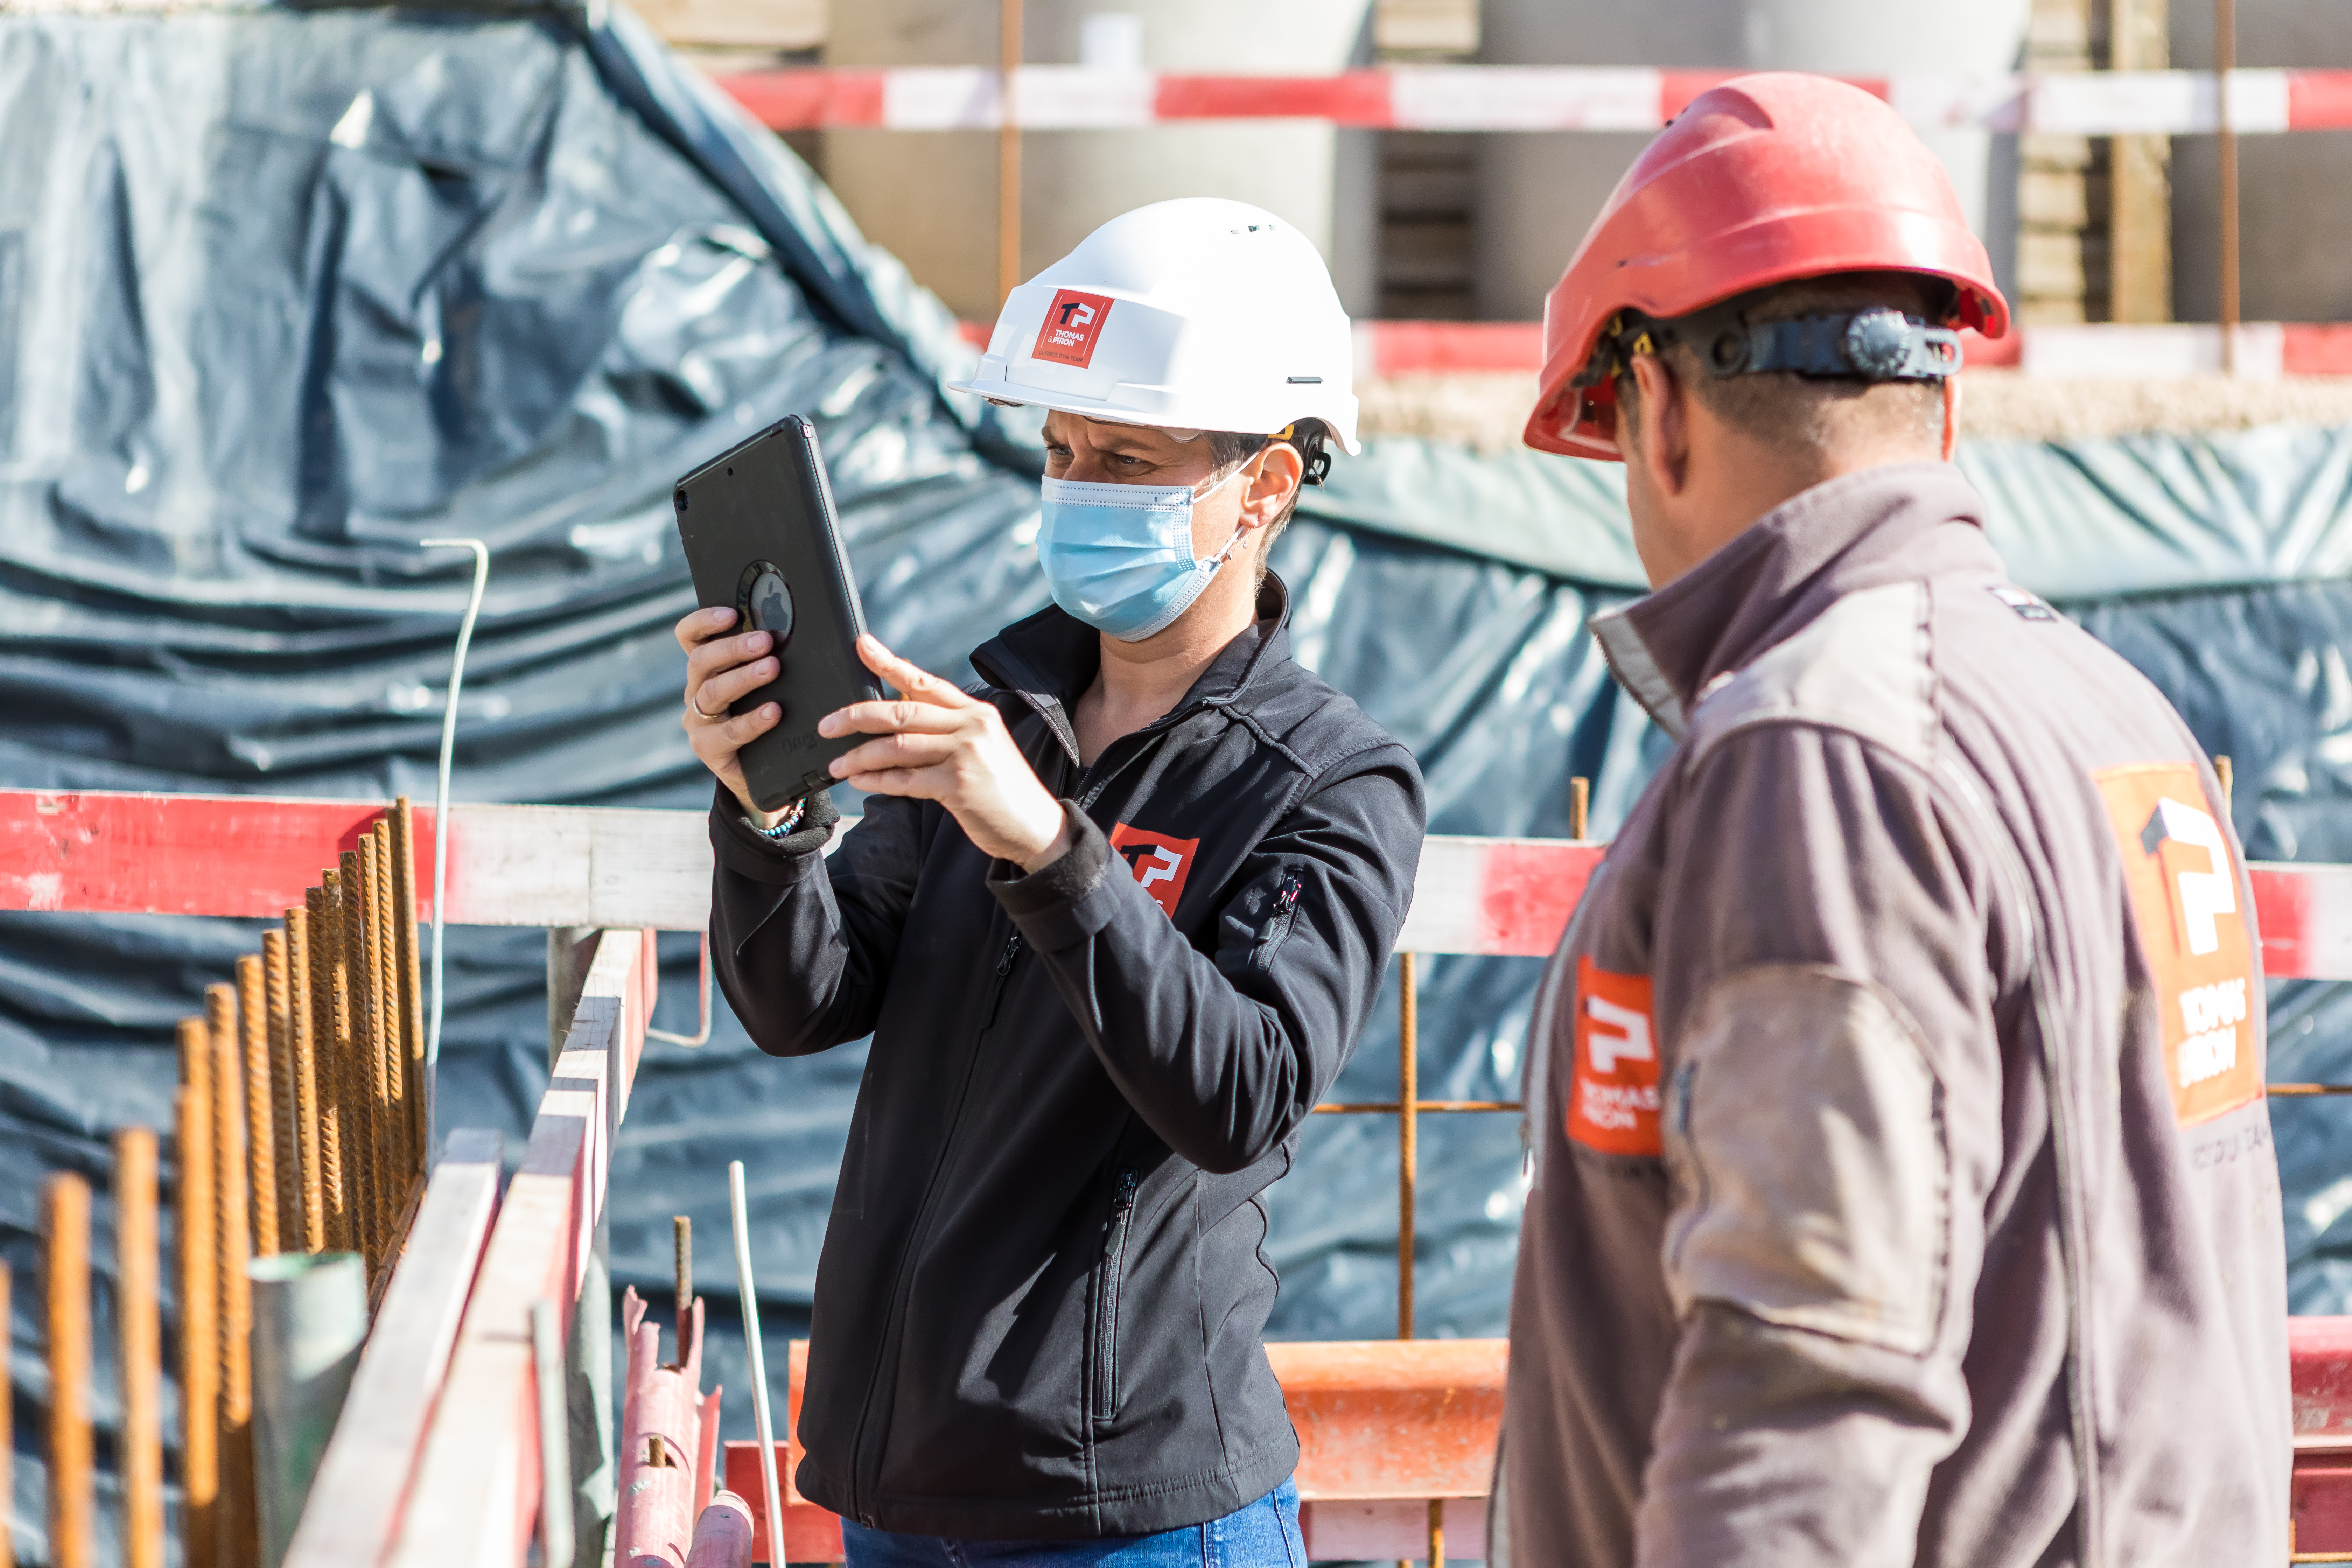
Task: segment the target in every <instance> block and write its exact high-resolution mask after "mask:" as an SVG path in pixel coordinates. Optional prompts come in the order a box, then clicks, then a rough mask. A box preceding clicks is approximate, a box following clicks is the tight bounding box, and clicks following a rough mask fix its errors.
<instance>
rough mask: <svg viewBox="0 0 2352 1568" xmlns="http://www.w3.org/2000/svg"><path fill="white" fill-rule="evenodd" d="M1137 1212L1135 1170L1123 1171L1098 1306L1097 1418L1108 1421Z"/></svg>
mask: <svg viewBox="0 0 2352 1568" xmlns="http://www.w3.org/2000/svg"><path fill="white" fill-rule="evenodd" d="M1134 1213H1135V1173H1134V1172H1133V1171H1121V1172H1120V1173H1118V1190H1117V1191H1116V1192H1114V1193H1113V1194H1111V1200H1110V1218H1109V1219H1108V1220H1106V1221H1104V1222H1103V1232H1104V1235H1103V1274H1102V1291H1101V1294H1100V1298H1099V1300H1098V1302H1097V1306H1096V1309H1095V1394H1094V1412H1093V1414H1094V1418H1095V1419H1096V1420H1097V1421H1108V1420H1109V1419H1110V1418H1111V1416H1112V1415H1113V1414H1114V1413H1115V1412H1116V1411H1117V1409H1118V1282H1119V1276H1120V1274H1121V1273H1123V1272H1124V1271H1125V1269H1126V1268H1127V1227H1128V1221H1129V1219H1130V1218H1131V1217H1132V1216H1133V1215H1134Z"/></svg>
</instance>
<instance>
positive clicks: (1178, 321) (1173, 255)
mask: <svg viewBox="0 0 2352 1568" xmlns="http://www.w3.org/2000/svg"><path fill="white" fill-rule="evenodd" d="M1354 361H1355V347H1354V342H1353V339H1352V337H1351V334H1350V333H1349V326H1348V313H1347V312H1346V311H1345V310H1341V309H1340V308H1339V294H1338V293H1337V292H1336V291H1335V290H1334V289H1332V287H1331V275H1330V273H1329V272H1328V271H1327V270H1326V269H1325V268H1324V266H1323V258H1322V257H1320V256H1318V255H1317V254H1316V251H1315V247H1314V246H1312V245H1310V244H1308V243H1307V237H1306V236H1305V235H1302V234H1300V233H1299V232H1298V231H1297V229H1295V228H1293V227H1291V226H1290V225H1288V224H1286V223H1285V222H1283V221H1282V220H1281V219H1280V218H1278V217H1276V216H1274V215H1273V214H1272V213H1270V212H1267V211H1265V209H1264V208H1262V207H1254V206H1252V205H1249V204H1248V203H1247V202H1229V201H1224V200H1222V199H1219V198H1217V197H1213V196H1186V197H1183V198H1182V199H1181V200H1178V201H1172V202H1154V203H1153V204H1152V205H1150V206H1148V207H1138V208H1136V209H1135V210H1134V211H1133V212H1131V213H1125V214H1122V215H1120V216H1118V217H1115V218H1113V219H1111V220H1110V221H1109V222H1108V223H1107V224H1105V225H1103V226H1101V227H1100V228H1098V229H1097V230H1095V231H1094V233H1092V234H1090V235H1088V236H1087V237H1086V239H1085V240H1084V241H1082V242H1081V243H1080V244H1079V246H1078V247H1077V248H1076V250H1073V251H1072V252H1070V254H1069V255H1067V256H1066V257H1064V258H1062V259H1061V260H1059V261H1056V262H1055V263H1054V265H1053V266H1051V267H1048V268H1045V271H1043V272H1040V273H1039V274H1037V276H1036V277H1034V278H1033V279H1030V280H1029V281H1028V282H1026V283H1024V284H1023V285H1022V286H1021V287H1020V288H1018V289H1014V290H1013V293H1012V295H1011V297H1010V298H1008V299H1007V300H1005V301H1004V309H1003V311H1002V312H1000V313H999V314H998V316H997V318H996V331H994V332H993V333H992V334H991V335H990V337H989V340H988V354H987V357H986V358H984V359H982V361H981V362H980V370H979V373H978V374H975V375H974V376H973V377H972V378H971V380H970V381H959V382H954V383H951V384H950V385H951V386H952V387H953V388H954V390H956V391H958V392H974V393H978V394H979V395H981V396H982V397H988V398H993V399H995V400H996V401H997V402H999V403H1011V404H1034V405H1036V406H1038V407H1041V408H1058V409H1061V410H1062V411H1064V412H1065V413H1069V414H1077V415H1083V416H1086V417H1087V418H1088V419H1108V420H1114V421H1116V422H1118V423H1119V424H1123V425H1153V426H1160V428H1162V429H1180V430H1238V431H1241V432H1244V433H1245V434H1249V435H1257V436H1270V435H1274V434H1276V433H1277V432H1279V431H1281V430H1283V429H1284V428H1286V426H1290V425H1291V424H1293V423H1295V422H1296V421H1297V420H1300V419H1320V420H1322V421H1323V423H1324V424H1326V425H1327V426H1330V429H1331V433H1332V435H1333V436H1334V437H1337V438H1338V440H1339V445H1340V446H1341V447H1345V448H1346V449H1347V450H1348V451H1349V453H1351V454H1352V453H1354V452H1355V451H1356V450H1357V447H1356V394H1355V387H1354V374H1353V367H1354Z"/></svg>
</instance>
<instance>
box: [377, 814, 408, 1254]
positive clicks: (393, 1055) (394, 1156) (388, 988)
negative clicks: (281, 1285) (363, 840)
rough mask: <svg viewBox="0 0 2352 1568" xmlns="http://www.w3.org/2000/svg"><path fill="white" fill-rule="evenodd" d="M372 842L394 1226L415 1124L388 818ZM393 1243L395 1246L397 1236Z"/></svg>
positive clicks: (380, 1046)
mask: <svg viewBox="0 0 2352 1568" xmlns="http://www.w3.org/2000/svg"><path fill="white" fill-rule="evenodd" d="M371 837H373V839H374V840H375V897H374V898H373V900H370V902H369V904H368V913H369V920H368V925H369V928H370V930H371V931H372V932H373V937H374V942H373V945H374V949H375V971H374V975H373V979H374V982H375V1020H376V1048H377V1049H378V1050H380V1051H381V1052H383V1102H384V1124H383V1142H384V1155H385V1159H386V1160H387V1162H388V1163H390V1165H391V1169H392V1180H391V1182H390V1183H389V1184H388V1185H387V1188H386V1196H385V1201H386V1202H387V1203H388V1204H389V1205H391V1215H390V1217H391V1219H392V1220H393V1221H394V1222H397V1221H398V1219H399V1218H400V1210H401V1206H402V1205H403V1204H404V1203H405V1201H406V1200H407V1197H408V1188H409V1184H410V1182H411V1179H412V1178H413V1177H414V1176H415V1173H416V1148H415V1139H414V1138H413V1137H412V1136H411V1134H412V1133H413V1132H414V1131H415V1118H414V1117H413V1116H412V1115H411V1114H410V1112H409V1109H408V1050H407V1047H406V1046H405V1044H404V1041H403V1038H402V1030H401V1023H400V984H399V975H400V932H399V931H398V929H397V928H396V926H395V924H394V921H395V919H396V914H395V911H396V910H398V908H399V901H398V900H397V899H395V898H394V895H393V890H392V880H393V871H392V823H391V821H390V819H388V818H387V819H384V820H381V821H379V822H377V824H376V825H375V826H374V828H373V830H372V833H371ZM394 1229H395V1230H396V1229H397V1226H396V1224H395V1225H394ZM392 1239H393V1242H394V1245H397V1243H398V1237H397V1236H396V1235H395V1236H394V1237H393V1238H392Z"/></svg>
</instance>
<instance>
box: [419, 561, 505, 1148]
mask: <svg viewBox="0 0 2352 1568" xmlns="http://www.w3.org/2000/svg"><path fill="white" fill-rule="evenodd" d="M416 547H417V548H418V549H419V550H470V551H472V552H474V591H473V593H472V595H470V596H468V597H467V600H466V618H465V619H464V620H462V621H460V622H458V623H457V653H456V654H455V656H453V657H452V658H451V659H450V660H449V695H448V698H447V700H446V701H445V702H444V703H443V704H442V708H441V766H440V768H439V770H438V773H437V774H436V779H435V782H434V786H433V1016H432V1019H431V1021H430V1023H429V1025H428V1026H427V1027H426V1029H425V1128H426V1129H427V1136H428V1137H429V1136H430V1130H431V1128H432V1126H433V1090H434V1085H435V1081H436V1079H438V1078H439V1077H440V1069H441V999H442V994H443V991H442V981H441V922H442V913H443V906H444V905H446V903H447V902H448V897H447V895H448V891H449V763H450V760H451V759H452V758H453V757H455V756H456V755H457V692H458V689H459V688H460V687H462V686H464V684H465V682H466V647H467V644H469V643H471V642H472V641H473V640H474V617H475V616H478V615H480V614H481V613H482V590H483V589H484V588H486V587H488V585H489V581H490V547H489V546H488V545H487V544H485V543H483V542H481V541H480V540H478V539H420V540H418V541H417V542H416Z"/></svg>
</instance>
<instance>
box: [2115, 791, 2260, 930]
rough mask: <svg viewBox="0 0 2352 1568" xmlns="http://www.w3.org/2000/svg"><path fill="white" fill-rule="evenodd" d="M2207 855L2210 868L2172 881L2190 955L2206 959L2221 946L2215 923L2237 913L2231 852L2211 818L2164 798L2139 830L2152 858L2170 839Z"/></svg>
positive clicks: (2236, 890)
mask: <svg viewBox="0 0 2352 1568" xmlns="http://www.w3.org/2000/svg"><path fill="white" fill-rule="evenodd" d="M2168 838H2169V839H2173V840H2175V841H2177V842H2179V843H2181V844H2186V845H2189V846H2192V847H2196V848H2199V849H2202V850H2203V851H2205V859H2206V864H2207V865H2208V866H2209V867H2210V870H2204V871H2182V872H2179V873H2178V874H2177V875H2176V876H2175V878H2174V881H2175V882H2176V883H2177V884H2178V886H2179V893H2180V923H2181V924H2182V925H2183V926H2185V927H2187V928H2188V934H2189V952H2190V953H2191V954H2193V955H2195V956H2198V957H2200V958H2201V957H2202V956H2204V955H2205V954H2206V953H2209V952H2213V951H2214V950H2215V949H2217V948H2219V947H2220V946H2221V932H2220V931H2218V930H2216V929H2215V928H2214V923H2213V922H2214V921H2216V920H2217V919H2219V918H2220V917H2221V916H2222V915H2232V914H2235V913H2237V912H2238V889H2237V887H2236V884H2235V883H2234V881H2233V880H2232V879H2231V876H2230V852H2229V850H2228V848H2227V847H2224V846H2223V844H2222V843H2221V826H2219V825H2218V824H2217V823H2215V822H2214V820H2213V817H2212V814H2211V813H2210V812H2205V811H2200V810H2199V809H2198V808H2197V807H2196V806H2193V805H2182V804H2181V803H2180V802H2179V801H2177V800H2174V799H2173V798H2172V797H2171V796H2169V795H2166V796H2164V797H2163V798H2161V799H2159V800H2158V802H2157V803H2156V810H2155V811H2154V812H2153V813H2151V814H2150V815H2149V816H2148V819H2147V826H2146V827H2144V828H2142V829H2140V835H2139V842H2140V847H2141V848H2143V849H2145V850H2147V853H2149V854H2150V855H2153V854H2155V853H2156V851H2157V847H2158V846H2159V845H2161V844H2162V843H2163V842H2164V841H2165V840H2166V839H2168Z"/></svg>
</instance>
